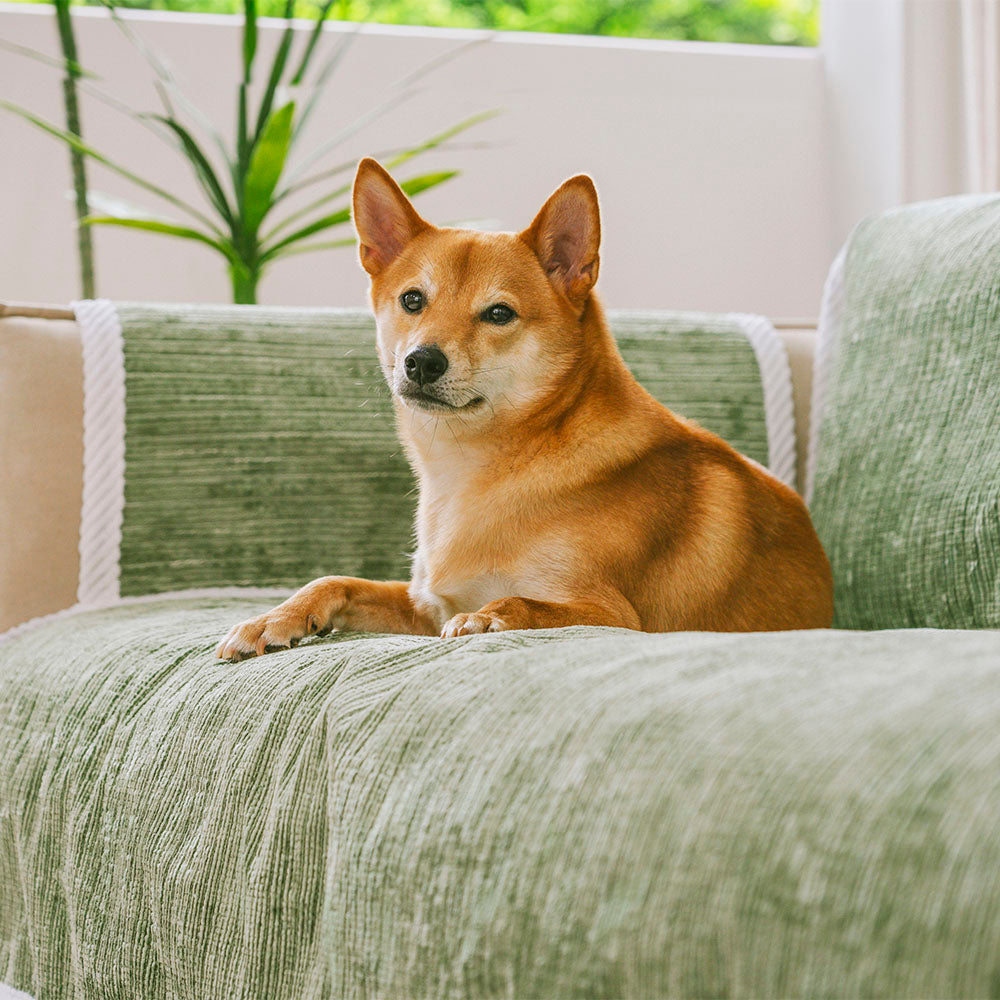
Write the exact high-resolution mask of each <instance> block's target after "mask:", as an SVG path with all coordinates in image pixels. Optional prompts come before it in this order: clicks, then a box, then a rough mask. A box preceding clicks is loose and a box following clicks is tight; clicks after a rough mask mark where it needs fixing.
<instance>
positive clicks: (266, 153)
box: [243, 101, 295, 233]
mask: <svg viewBox="0 0 1000 1000" xmlns="http://www.w3.org/2000/svg"><path fill="white" fill-rule="evenodd" d="M294 115H295V102H294V101H289V103H288V104H286V105H284V107H281V108H279V109H278V110H277V111H275V113H274V114H273V115H271V117H270V118H269V119H268V121H267V123H266V125H265V126H264V129H263V134H262V135H261V137H260V139H259V140H258V141H257V145H256V148H255V149H254V151H253V156H252V158H251V160H250V167H249V169H248V170H247V176H246V182H245V185H244V191H243V213H244V228H245V230H246V231H247V232H248V233H256V232H257V229H258V227H259V226H260V224H261V222H262V221H263V219H264V216H265V215H267V213H268V212H269V211H270V210H271V207H272V205H273V204H274V202H273V198H272V196H273V195H274V189H275V187H276V186H277V184H278V178H279V177H281V171H282V170H283V169H284V167H285V157H286V156H287V155H288V144H289V142H290V141H291V138H292V120H293V118H294Z"/></svg>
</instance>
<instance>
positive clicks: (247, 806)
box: [0, 598, 1000, 1000]
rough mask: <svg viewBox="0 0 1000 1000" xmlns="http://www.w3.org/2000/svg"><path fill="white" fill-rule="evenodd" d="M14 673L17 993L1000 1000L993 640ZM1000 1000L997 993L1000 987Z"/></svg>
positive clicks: (167, 624) (9, 671)
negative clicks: (938, 999) (945, 999)
mask: <svg viewBox="0 0 1000 1000" xmlns="http://www.w3.org/2000/svg"><path fill="white" fill-rule="evenodd" d="M268 604H269V600H265V599H258V600H256V601H249V600H247V599H245V598H244V599H241V600H236V599H225V600H224V599H215V600H211V601H208V600H200V601H195V600H191V599H186V600H177V599H165V598H158V599H156V600H154V601H140V602H137V603H132V604H126V605H124V606H120V607H117V608H114V609H111V610H104V611H90V612H84V613H77V614H74V615H68V616H65V617H63V618H60V619H57V620H53V621H51V622H49V623H47V624H43V625H40V626H37V627H35V628H34V629H31V630H29V631H27V632H26V633H25V634H22V635H21V636H20V637H18V638H15V639H9V640H7V641H6V642H4V643H0V981H3V982H7V983H10V984H11V985H13V986H16V987H18V988H21V989H25V990H28V991H29V992H31V993H32V994H33V995H34V996H36V997H38V998H39V1000H43V998H46V997H69V996H75V997H80V998H83V1000H97V998H103V997H110V996H116V997H141V998H143V1000H161V998H163V1000H166V998H168V997H169V998H171V1000H207V998H216V997H235V996H240V997H246V998H260V1000H312V998H316V1000H319V998H324V1000H327V998H331V997H338V998H350V997H373V996H379V997H412V998H420V997H433V998H435V1000H437V998H447V997H493V996H496V997H501V996H502V997H511V996H516V997H604V998H610V997H643V998H651V997H661V996H732V997H749V996H839V997H855V996H949V997H982V996H988V995H992V993H995V991H996V985H997V983H998V982H1000V962H998V956H1000V923H998V921H997V920H996V914H997V912H1000V837H998V836H997V830H998V829H1000V779H998V775H1000V736H998V735H997V734H1000V634H998V633H994V632H936V631H913V632H873V633H845V632H832V631H815V632H796V633H792V632H790V633H772V634H743V635H737V634H733V635H726V634H704V633H678V634H666V635H649V634H643V633H635V632H628V631H625V630H618V629H598V628H573V629H563V630H547V631H539V632H530V633H529V632H510V633H497V634H487V635H481V636H472V637H466V638H461V639H452V640H442V639H436V638H427V637H417V636H384V637H380V636H351V635H344V636H333V637H331V638H328V639H324V640H318V641H317V640H309V641H306V642H304V643H303V644H302V645H300V646H299V647H298V648H297V649H294V650H290V651H285V652H281V653H275V654H271V655H269V656H265V657H262V658H259V659H253V660H249V661H245V662H243V663H241V664H239V665H236V666H233V665H230V664H224V663H221V662H219V661H216V660H214V659H213V658H212V652H211V651H212V649H213V648H214V645H215V643H216V641H217V640H218V638H219V636H220V635H222V634H223V633H224V632H225V631H226V629H227V628H228V627H229V625H230V624H231V623H232V622H233V621H235V620H238V619H240V618H242V617H246V616H247V615H249V614H251V613H255V612H256V611H258V610H261V609H263V608H264V607H266V606H268ZM991 991H992V993H991Z"/></svg>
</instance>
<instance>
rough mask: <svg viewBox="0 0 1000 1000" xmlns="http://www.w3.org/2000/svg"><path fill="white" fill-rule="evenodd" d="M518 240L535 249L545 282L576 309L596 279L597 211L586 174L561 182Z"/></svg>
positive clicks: (593, 193)
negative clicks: (544, 275) (546, 276)
mask: <svg viewBox="0 0 1000 1000" xmlns="http://www.w3.org/2000/svg"><path fill="white" fill-rule="evenodd" d="M521 239H522V240H524V241H525V243H527V244H528V246H530V247H531V249H532V250H534V251H535V256H537V257H538V260H539V262H540V263H541V265H542V268H543V270H544V271H545V273H546V274H547V275H548V276H549V281H551V282H552V284H553V285H554V286H555V287H556V289H557V290H558V291H560V292H562V293H563V295H565V296H566V298H567V299H569V301H570V302H572V303H573V305H574V306H576V307H577V308H579V307H580V306H582V305H583V302H584V300H585V299H586V298H587V296H588V295H589V294H590V290H591V289H592V288H593V287H594V283H595V282H596V281H597V271H598V267H599V266H600V258H599V257H598V251H599V250H600V247H601V210H600V207H599V206H598V203H597V189H596V188H595V187H594V182H593V181H592V180H591V179H590V178H589V177H588V176H587V175H586V174H578V175H577V176H576V177H571V178H570V179H569V180H568V181H566V182H564V183H563V184H562V185H561V186H560V187H559V188H558V190H556V192H555V193H554V194H553V195H552V196H551V197H550V198H549V200H548V201H547V202H546V203H545V204H544V205H543V206H542V209H541V211H540V212H539V213H538V215H536V216H535V221H534V222H532V223H531V225H530V226H528V228H527V229H525V231H524V232H523V233H521Z"/></svg>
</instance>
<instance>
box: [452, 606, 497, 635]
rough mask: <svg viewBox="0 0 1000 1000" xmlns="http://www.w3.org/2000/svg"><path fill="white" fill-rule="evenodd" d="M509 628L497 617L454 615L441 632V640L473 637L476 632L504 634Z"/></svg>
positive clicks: (485, 613) (480, 612) (486, 613)
mask: <svg viewBox="0 0 1000 1000" xmlns="http://www.w3.org/2000/svg"><path fill="white" fill-rule="evenodd" d="M509 628H510V626H509V625H508V624H507V623H506V622H505V621H504V620H503V619H502V618H500V617H499V616H497V615H493V614H490V613H489V612H484V611H473V612H472V613H471V614H467V615H455V617H454V618H452V619H451V620H450V621H449V622H448V624H447V625H445V627H444V628H443V629H442V630H441V638H442V639H453V638H454V637H455V636H456V635H475V634H476V633H478V632H505V631H506V630H507V629H509Z"/></svg>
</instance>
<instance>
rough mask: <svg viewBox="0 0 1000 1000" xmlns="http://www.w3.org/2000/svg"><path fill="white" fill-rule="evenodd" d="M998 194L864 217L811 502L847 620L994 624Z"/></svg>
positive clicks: (827, 342)
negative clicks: (866, 218) (865, 218)
mask: <svg viewBox="0 0 1000 1000" xmlns="http://www.w3.org/2000/svg"><path fill="white" fill-rule="evenodd" d="M998 276H1000V197H997V196H995V195H990V196H985V197H984V196H974V197H962V198H949V199H941V200H938V201H932V202H926V203H923V204H918V205H910V206H906V207H904V208H901V209H896V210H893V211H891V212H888V213H886V214H884V215H881V216H878V217H875V218H871V219H868V220H866V221H865V222H863V223H862V224H861V225H860V226H858V228H857V229H856V230H855V231H854V233H853V234H852V235H851V237H850V240H849V241H848V244H847V246H846V248H845V250H844V252H843V253H842V255H841V258H840V260H839V262H838V264H837V266H835V268H834V270H833V272H831V277H830V282H829V285H828V288H827V295H826V306H825V308H824V315H823V318H822V322H821V331H820V346H819V355H818V357H819V365H820V370H819V372H818V377H817V385H818V389H819V394H820V395H819V399H818V401H817V405H818V408H819V419H818V421H817V422H816V427H817V428H818V433H817V435H816V436H815V438H814V463H815V464H814V473H813V475H812V477H811V479H812V481H813V486H812V491H811V510H812V514H813V519H814V522H815V524H816V529H817V531H818V533H819V536H820V539H821V540H822V542H823V545H824V547H825V548H826V551H827V554H828V555H829V557H830V562H831V564H832V566H833V574H834V584H835V587H834V592H835V602H836V610H835V624H837V625H839V626H842V627H844V628H865V629H873V628H903V627H910V626H915V627H924V626H935V627H941V628H1000V278H998Z"/></svg>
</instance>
